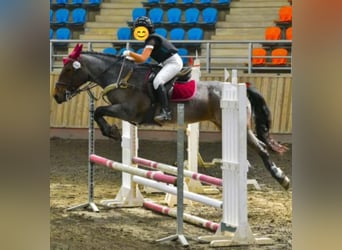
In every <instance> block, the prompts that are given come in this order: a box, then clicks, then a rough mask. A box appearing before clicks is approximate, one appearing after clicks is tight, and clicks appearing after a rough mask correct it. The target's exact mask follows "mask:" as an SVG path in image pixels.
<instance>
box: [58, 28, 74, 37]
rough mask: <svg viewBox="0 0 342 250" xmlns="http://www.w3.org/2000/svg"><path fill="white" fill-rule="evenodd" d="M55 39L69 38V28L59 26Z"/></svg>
mask: <svg viewBox="0 0 342 250" xmlns="http://www.w3.org/2000/svg"><path fill="white" fill-rule="evenodd" d="M56 39H57V40H68V39H71V30H70V29H69V28H66V27H61V28H58V29H57V30H56Z"/></svg>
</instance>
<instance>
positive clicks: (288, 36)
mask: <svg viewBox="0 0 342 250" xmlns="http://www.w3.org/2000/svg"><path fill="white" fill-rule="evenodd" d="M285 38H286V40H292V27H288V28H287V29H286V31H285Z"/></svg>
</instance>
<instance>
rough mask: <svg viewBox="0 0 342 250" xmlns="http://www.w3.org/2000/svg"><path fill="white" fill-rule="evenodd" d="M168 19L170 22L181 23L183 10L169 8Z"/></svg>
mask: <svg viewBox="0 0 342 250" xmlns="http://www.w3.org/2000/svg"><path fill="white" fill-rule="evenodd" d="M166 14H167V21H168V23H169V24H179V23H180V22H181V17H182V10H181V9H179V8H170V9H168V10H167V13H166Z"/></svg>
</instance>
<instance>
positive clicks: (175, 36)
mask: <svg viewBox="0 0 342 250" xmlns="http://www.w3.org/2000/svg"><path fill="white" fill-rule="evenodd" d="M184 38H185V30H184V29H183V28H174V29H172V30H171V31H170V40H184Z"/></svg>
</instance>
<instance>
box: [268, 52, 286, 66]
mask: <svg viewBox="0 0 342 250" xmlns="http://www.w3.org/2000/svg"><path fill="white" fill-rule="evenodd" d="M271 56H272V64H273V65H285V64H287V58H286V56H288V51H287V50H286V49H284V48H277V49H274V50H272V52H271ZM279 56H283V57H280V58H276V57H279ZM273 57H275V58H273Z"/></svg>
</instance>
